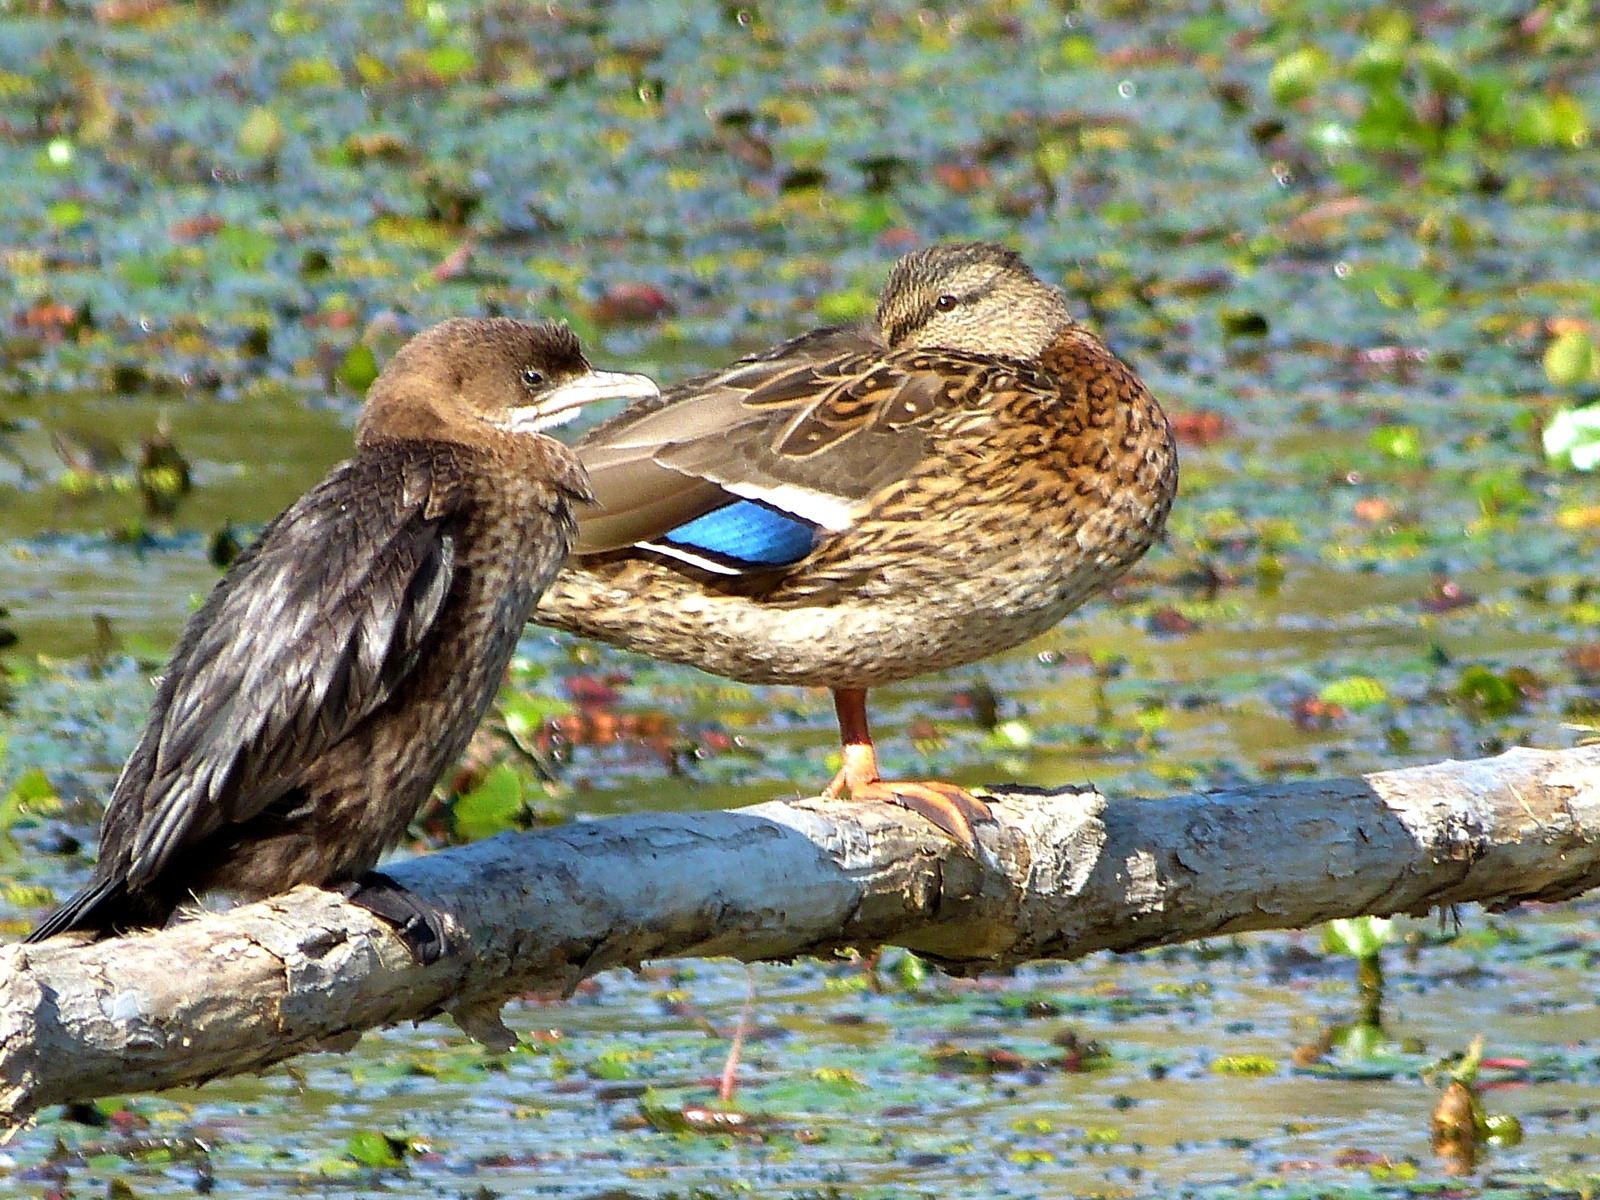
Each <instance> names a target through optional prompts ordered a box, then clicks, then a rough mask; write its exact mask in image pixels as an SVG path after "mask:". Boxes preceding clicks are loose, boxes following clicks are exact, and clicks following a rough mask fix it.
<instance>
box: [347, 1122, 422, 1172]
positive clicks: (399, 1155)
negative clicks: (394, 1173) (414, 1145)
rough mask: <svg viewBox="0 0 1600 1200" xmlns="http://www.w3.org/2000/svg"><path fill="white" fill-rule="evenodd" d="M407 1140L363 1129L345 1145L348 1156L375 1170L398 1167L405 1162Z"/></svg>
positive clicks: (374, 1130)
mask: <svg viewBox="0 0 1600 1200" xmlns="http://www.w3.org/2000/svg"><path fill="white" fill-rule="evenodd" d="M406 1144H407V1139H406V1138H403V1137H392V1136H390V1135H389V1134H386V1133H382V1132H380V1131H379V1130H376V1129H363V1130H362V1131H361V1132H360V1133H357V1134H355V1135H354V1136H352V1137H351V1138H350V1140H349V1141H347V1142H346V1143H345V1144H344V1152H345V1154H346V1156H348V1157H350V1158H353V1159H355V1161H356V1162H358V1163H360V1164H361V1165H362V1166H363V1167H372V1168H373V1169H374V1170H378V1169H382V1168H385V1167H398V1166H399V1165H400V1164H401V1162H402V1161H404V1157H405V1151H406Z"/></svg>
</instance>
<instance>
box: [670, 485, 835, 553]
mask: <svg viewBox="0 0 1600 1200" xmlns="http://www.w3.org/2000/svg"><path fill="white" fill-rule="evenodd" d="M816 535H817V531H816V528H815V527H814V526H813V525H811V524H809V523H808V522H806V521H802V520H800V519H799V518H797V517H791V516H789V515H787V514H785V513H781V512H778V511H777V510H775V509H771V508H768V507H766V505H764V504H757V503H756V502H755V501H753V500H736V501H734V502H733V503H732V504H728V505H724V506H723V507H722V508H718V509H715V510H713V511H711V512H708V513H706V514H705V515H704V516H702V517H696V518H695V519H694V520H692V521H690V522H688V523H687V524H685V525H680V526H678V528H676V529H674V530H673V531H672V532H671V533H669V534H667V535H666V537H665V538H663V539H662V540H663V541H665V542H667V543H669V544H670V545H674V546H680V547H682V548H683V549H685V550H698V551H701V552H703V553H706V554H712V555H715V556H716V557H718V558H720V559H724V560H727V561H728V562H729V563H730V564H733V565H746V566H751V567H786V566H788V565H789V564H790V563H797V562H799V561H800V560H801V559H802V558H804V557H805V556H806V555H808V554H810V553H811V547H812V546H813V545H814V544H815V542H816Z"/></svg>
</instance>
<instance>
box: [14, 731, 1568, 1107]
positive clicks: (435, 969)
mask: <svg viewBox="0 0 1600 1200" xmlns="http://www.w3.org/2000/svg"><path fill="white" fill-rule="evenodd" d="M993 806H994V810H995V813H996V816H997V817H998V821H997V823H995V824H994V825H985V826H983V827H981V829H980V837H981V842H982V849H981V853H980V856H979V857H980V860H981V861H979V860H974V859H971V858H968V857H967V856H966V855H964V854H963V853H962V852H961V851H960V850H959V849H958V848H956V847H955V846H953V845H952V844H951V843H950V842H949V841H948V840H947V839H945V838H944V837H943V836H942V835H940V834H939V833H938V832H937V831H935V830H934V829H933V828H932V826H930V825H928V824H927V823H926V822H924V821H923V820H922V819H921V818H918V817H916V816H913V815H912V814H910V813H907V812H903V811H901V810H899V809H895V808H892V807H889V806H885V805H875V804H852V803H846V802H839V801H823V800H806V801H794V802H788V803H779V802H774V803H769V804H761V805H756V806H754V807H752V808H745V809H739V810H737V811H732V812H707V813H661V814H648V815H640V816H630V817H619V818H615V819H611V820H604V821H595V822H592V823H586V824H575V825H569V826H566V827H564V828H559V829H554V830H550V831H548V832H540V833H535V834H523V835H515V836H513V835H505V836H501V837H497V838H494V839H492V840H490V841H487V842H480V843H478V844H476V845H473V846H468V847H464V848H462V849H458V850H450V851H446V852H442V853H439V854H434V855H429V856H425V857H422V858H416V859H411V860H409V861H406V862H402V863H398V864H395V865H394V866H393V867H392V869H391V874H393V875H394V877H395V878H396V879H398V880H399V881H400V882H401V883H403V884H404V885H405V886H406V887H408V888H411V889H412V890H414V891H415V892H417V893H418V894H419V895H420V896H422V897H423V898H425V899H426V900H428V901H429V902H430V903H432V904H434V905H436V906H437V907H438V908H439V909H440V910H441V911H442V912H444V913H446V914H448V916H449V917H450V918H451V919H452V920H453V922H454V923H455V925H456V927H457V929H458V930H459V937H460V939H461V941H462V942H463V944H464V945H465V946H466V947H467V950H466V952H465V953H463V954H460V955H457V956H456V957H454V958H451V959H448V960H446V961H444V962H441V963H438V964H436V965H434V966H432V967H429V968H420V967H417V966H416V965H415V964H414V963H413V962H412V960H411V958H410V956H409V954H408V953H407V951H406V949H405V948H404V946H403V945H402V944H401V942H400V941H399V939H398V938H397V937H396V936H395V935H394V933H393V932H392V931H391V930H390V929H389V928H388V927H387V926H386V925H384V924H383V923H382V922H380V921H378V920H376V919H375V918H373V917H372V916H371V915H370V914H369V913H367V912H366V911H365V910H363V909H360V908H357V907H355V906H353V905H351V904H348V903H346V902H344V901H342V900H341V899H339V897H337V896H335V895H333V894H331V893H328V892H322V891H317V890H314V889H311V888H301V889H298V890H296V891H294V892H291V893H289V894H288V895H285V896H281V897H278V898H276V899H273V900H268V901H264V902H261V903H257V904H251V905H248V906H245V907H240V908H236V909H233V910H232V911H230V912H227V913H223V914H218V915H207V916H202V917H200V918H198V919H195V920H192V921H186V922H183V923H180V924H177V925H174V926H172V927H170V928H168V929H165V930H162V931H160V932H156V933H148V934H140V935H136V936H129V937H123V938H116V939H112V940H108V941H104V942H100V943H96V944H84V943H81V942H73V941H68V940H60V941H56V942H50V943H44V944H42V945H36V946H20V945H14V946H7V947H4V948H3V949H0V1118H7V1119H10V1120H13V1121H15V1120H20V1119H22V1118H25V1117H26V1116H28V1115H29V1114H30V1113H32V1112H34V1111H35V1110H37V1109H38V1108H40V1107H41V1106H43V1105H46V1104H51V1103H56V1102H60V1101H64V1100H68V1099H88V1098H91V1097H94V1096H97V1095H104V1094H108V1093H112V1092H116V1093H126V1092H129V1091H136V1090H140V1089H155V1088H162V1087H171V1086H174V1085H177V1084H182V1083H193V1082H196V1081H201V1080H205V1079H210V1078H213V1077H216V1076H219V1075H228V1074H236V1073H240V1072H245V1071H258V1070H261V1069H263V1068H265V1067H267V1066H270V1065H271V1064H273V1063H276V1062H279V1061H281V1060H283V1059H285V1058H288V1057H290V1056H291V1055H295V1054H299V1053H302V1052H305V1051H308V1050H313V1049H318V1048H328V1047H330V1046H339V1045H348V1044H351V1043H352V1042H353V1041H354V1039H355V1038H356V1037H357V1036H359V1033H360V1031H361V1030H364V1029H369V1028H373V1027H375V1026H379V1025H384V1024H387V1023H391V1022H396V1021H402V1020H417V1019H421V1018H423V1017H428V1016H431V1015H434V1014H437V1013H440V1012H448V1013H450V1014H452V1015H453V1016H454V1017H455V1018H456V1020H457V1022H458V1023H459V1024H460V1025H461V1026H462V1028H463V1029H465V1030H467V1031H468V1032H469V1033H471V1034H472V1035H473V1036H475V1037H477V1038H479V1039H480V1040H483V1041H485V1042H487V1043H489V1044H491V1045H499V1046H502V1047H503V1046H505V1045H508V1044H509V1041H510V1035H509V1034H508V1032H507V1031H506V1029H505V1027H504V1026H503V1025H502V1024H501V1023H500V1020H499V1016H498V1013H499V1008H500V1005H501V1004H502V1003H503V1001H504V1000H505V999H506V998H508V997H510V996H513V995H516V994H518V993H522V992H528V991H552V990H557V991H559V990H569V989H571V988H572V987H574V986H576V984H577V983H578V982H579V981H580V980H581V979H583V978H584V977H585V976H587V975H592V974H594V973H595V972H597V971H601V970H604V969H606V968H608V967H617V966H631V965H634V964H637V963H639V962H641V961H643V960H646V959H660V958H676V957H686V956H706V955H731V956H733V957H736V958H741V959H746V960H757V959H787V958H793V957H795V956H797V955H816V954H828V953H830V952H832V951H834V950H836V949H838V948H840V947H846V946H854V947H858V948H862V949H865V948H868V947H872V946H876V945H879V944H883V943H893V944H895V945H900V946H906V947H909V948H911V949H913V950H916V951H918V952H919V953H922V954H924V955H927V956H929V957H931V958H933V959H935V960H936V961H939V962H941V963H943V964H945V965H946V966H947V967H949V968H950V969H952V970H956V971H961V972H977V971H982V970H984V969H987V968H995V967H1001V966H1007V965H1010V964H1014V963H1019V962H1024V961H1028V960H1031V959H1043V958H1077V957H1080V956H1082V955H1085V954H1088V953H1091V952H1092V951H1096V950H1135V949H1139V948H1141V947H1145V946H1154V945H1159V944H1162V943H1170V942H1179V941H1186V940H1190V939H1194V938H1201V937H1207V936H1210V935H1214V934H1225V933H1235V932H1239V931H1243V930H1251V929H1270V928H1296V927H1301V926H1305V925H1310V924H1313V923H1316V922H1319V921H1324V920H1327V919H1328V918H1331V917H1341V916H1355V915H1357V914H1361V913H1376V914H1386V913H1396V912H1407V913H1422V912H1426V911H1427V910H1429V909H1431V908H1434V907H1437V906H1439V905H1445V904H1459V903H1464V902H1467V901H1480V902H1482V903H1485V904H1488V905H1491V906H1494V907H1503V906H1505V905H1508V904H1513V903H1516V902H1517V901H1519V900H1529V899H1538V900H1552V899H1559V898H1564V897H1567V896H1572V895H1575V894H1577V893H1579V892H1581V891H1584V890H1585V889H1587V888H1589V887H1591V886H1593V885H1594V884H1595V883H1597V882H1600V747H1588V748H1581V749H1578V750H1570V751H1561V752H1539V751H1531V750H1517V751H1512V752H1510V753H1507V754H1504V755H1501V756H1500V757H1498V758H1494V759H1485V760H1481V761H1477V762H1447V763H1440V764H1438V765H1434V766H1427V767H1416V768H1410V769H1406V770H1399V771H1387V772H1381V773H1378V774H1374V775H1369V776H1366V777H1364V778H1355V779H1334V780H1323V781H1317V782H1306V783H1290V784H1282V785H1272V786H1262V787H1252V788H1241V789H1238V790H1234V791H1228V792H1218V793H1211V794H1206V795H1178V796H1170V797H1167V798H1164V799H1159V800H1126V801H1117V802H1114V803H1110V804H1108V803H1107V802H1106V801H1105V800H1104V799H1103V798H1102V797H1100V796H1099V795H1097V794H1095V793H1093V792H1071V791H1067V792H1055V793H1048V794H1045V793H1029V792H1013V791H1008V792H1001V793H999V794H998V795H997V796H996V797H995V799H994V800H993Z"/></svg>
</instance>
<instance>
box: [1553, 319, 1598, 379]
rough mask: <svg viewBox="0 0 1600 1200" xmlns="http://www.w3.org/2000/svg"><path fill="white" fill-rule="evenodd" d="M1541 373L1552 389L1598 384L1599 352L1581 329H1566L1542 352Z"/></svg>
mask: <svg viewBox="0 0 1600 1200" xmlns="http://www.w3.org/2000/svg"><path fill="white" fill-rule="evenodd" d="M1544 373H1545V375H1546V376H1548V377H1549V380H1550V382H1551V383H1553V384H1555V386H1556V387H1577V386H1578V385H1579V384H1581V383H1597V382H1600V349H1597V348H1596V346H1595V344H1594V342H1593V341H1591V340H1590V338H1589V335H1588V333H1587V332H1585V331H1584V330H1582V329H1569V330H1567V331H1566V332H1565V333H1563V334H1561V335H1560V336H1559V337H1557V338H1556V339H1555V340H1554V341H1553V342H1551V343H1550V345H1549V346H1547V347H1546V348H1545V352H1544Z"/></svg>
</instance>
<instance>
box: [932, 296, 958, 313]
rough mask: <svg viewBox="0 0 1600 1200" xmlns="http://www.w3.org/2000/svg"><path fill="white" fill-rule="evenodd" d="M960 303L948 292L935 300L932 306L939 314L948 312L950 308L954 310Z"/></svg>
mask: <svg viewBox="0 0 1600 1200" xmlns="http://www.w3.org/2000/svg"><path fill="white" fill-rule="evenodd" d="M960 303H961V301H959V300H957V299H956V298H955V297H954V296H952V295H950V293H949V292H946V293H945V294H944V295H942V296H940V297H939V298H938V299H937V300H935V301H934V302H933V306H934V307H935V308H937V309H938V310H939V311H940V312H949V311H950V310H951V309H952V308H954V307H955V306H956V305H958V304H960Z"/></svg>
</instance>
